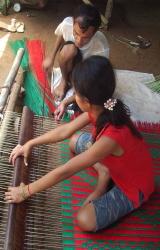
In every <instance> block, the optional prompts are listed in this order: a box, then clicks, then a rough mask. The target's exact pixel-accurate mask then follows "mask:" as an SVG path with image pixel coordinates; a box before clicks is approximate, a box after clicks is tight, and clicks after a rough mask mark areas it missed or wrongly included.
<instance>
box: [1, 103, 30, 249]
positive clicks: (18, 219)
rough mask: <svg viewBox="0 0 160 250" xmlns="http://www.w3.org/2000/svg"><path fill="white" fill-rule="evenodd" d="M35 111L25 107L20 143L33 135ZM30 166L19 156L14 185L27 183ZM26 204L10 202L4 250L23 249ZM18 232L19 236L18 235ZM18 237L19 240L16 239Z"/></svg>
mask: <svg viewBox="0 0 160 250" xmlns="http://www.w3.org/2000/svg"><path fill="white" fill-rule="evenodd" d="M32 125H33V113H32V112H31V111H30V110H29V109H28V108H27V107H24V109H23V113H22V121H21V128H20V135H19V142H18V143H19V144H21V145H23V144H24V143H25V142H26V141H28V140H29V139H31V138H32V137H33V130H32V129H31V128H32V127H33V126H32ZM28 175H29V168H28V167H26V166H25V165H24V159H23V157H18V158H17V160H16V163H15V167H14V176H13V182H12V186H18V185H20V183H21V182H24V183H27V182H28ZM25 214H26V204H25V202H23V203H21V204H10V205H9V210H8V222H7V232H6V238H5V246H4V250H14V249H23V240H24V231H25V223H24V221H25V219H24V218H25ZM17 234H18V237H17ZM16 239H18V241H17V240H16Z"/></svg>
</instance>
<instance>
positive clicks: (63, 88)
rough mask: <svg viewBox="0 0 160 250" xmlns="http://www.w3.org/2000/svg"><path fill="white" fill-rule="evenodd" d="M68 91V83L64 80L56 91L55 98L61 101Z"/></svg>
mask: <svg viewBox="0 0 160 250" xmlns="http://www.w3.org/2000/svg"><path fill="white" fill-rule="evenodd" d="M67 90H68V85H67V83H66V81H65V80H64V79H63V78H62V79H61V82H60V84H59V85H58V86H57V87H56V88H55V89H54V96H55V98H56V99H58V100H59V101H61V100H62V99H63V98H64V96H65V94H66V92H67Z"/></svg>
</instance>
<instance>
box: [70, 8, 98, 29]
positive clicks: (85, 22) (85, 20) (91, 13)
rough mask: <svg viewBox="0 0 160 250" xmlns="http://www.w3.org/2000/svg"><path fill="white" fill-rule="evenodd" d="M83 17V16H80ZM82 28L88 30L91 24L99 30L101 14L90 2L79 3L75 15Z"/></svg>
mask: <svg viewBox="0 0 160 250" xmlns="http://www.w3.org/2000/svg"><path fill="white" fill-rule="evenodd" d="M79 17H81V18H79ZM73 18H74V20H76V21H77V22H78V24H79V26H80V28H81V29H84V30H87V29H88V28H89V27H90V26H93V27H95V29H96V30H97V29H98V28H99V26H100V25H101V16H100V13H99V12H98V10H97V9H96V8H95V7H94V6H93V5H90V4H81V5H79V6H78V7H77V8H76V10H75V12H74V15H73Z"/></svg>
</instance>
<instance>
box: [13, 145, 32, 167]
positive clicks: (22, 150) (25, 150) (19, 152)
mask: <svg viewBox="0 0 160 250" xmlns="http://www.w3.org/2000/svg"><path fill="white" fill-rule="evenodd" d="M31 149H32V147H31V146H30V144H29V142H27V143H25V144H24V145H23V146H21V145H19V144H18V145H17V146H16V147H15V148H14V149H13V150H12V152H11V154H10V157H9V162H10V163H12V165H15V161H16V159H17V157H19V156H24V164H25V165H26V166H28V162H27V158H28V156H29V154H30V152H31Z"/></svg>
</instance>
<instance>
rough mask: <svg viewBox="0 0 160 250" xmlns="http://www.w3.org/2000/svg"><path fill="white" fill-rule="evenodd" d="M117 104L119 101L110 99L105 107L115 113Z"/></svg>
mask: <svg viewBox="0 0 160 250" xmlns="http://www.w3.org/2000/svg"><path fill="white" fill-rule="evenodd" d="M116 103H117V99H114V98H110V99H108V100H107V101H106V102H105V103H104V107H105V108H106V109H108V110H111V111H113V108H114V106H115V105H116Z"/></svg>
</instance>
